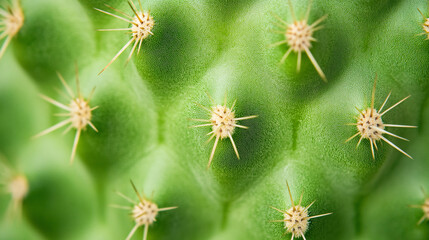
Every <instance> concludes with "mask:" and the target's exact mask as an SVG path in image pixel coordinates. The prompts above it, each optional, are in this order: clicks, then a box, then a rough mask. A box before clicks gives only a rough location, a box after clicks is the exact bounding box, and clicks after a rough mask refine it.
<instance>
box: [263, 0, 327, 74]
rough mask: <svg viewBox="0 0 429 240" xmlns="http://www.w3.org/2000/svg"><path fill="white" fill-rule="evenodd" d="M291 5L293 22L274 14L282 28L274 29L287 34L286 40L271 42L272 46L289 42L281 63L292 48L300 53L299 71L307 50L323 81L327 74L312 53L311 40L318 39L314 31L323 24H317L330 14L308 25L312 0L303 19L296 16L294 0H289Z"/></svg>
mask: <svg viewBox="0 0 429 240" xmlns="http://www.w3.org/2000/svg"><path fill="white" fill-rule="evenodd" d="M289 6H290V11H291V14H292V18H293V23H287V22H286V21H285V20H283V19H282V18H280V17H279V16H277V15H275V14H273V15H274V17H275V18H276V19H277V20H279V21H280V23H281V24H280V25H279V27H281V28H282V30H281V31H278V30H276V31H274V32H276V33H279V34H282V35H284V36H285V38H286V39H285V40H282V41H280V42H276V43H273V44H271V45H270V46H271V47H275V46H279V45H282V44H288V45H289V49H288V50H287V51H286V53H285V54H284V55H283V57H282V59H281V60H280V62H281V63H284V61H285V60H286V59H287V57H288V56H289V54H290V53H291V52H292V50H293V51H294V52H295V53H298V60H297V64H296V71H297V72H299V71H300V69H301V55H302V52H305V53H306V54H307V56H308V58H309V59H310V61H311V63H312V64H313V66H314V68H316V70H317V73H319V75H320V77H321V78H322V79H323V81H325V82H326V81H327V80H326V76H325V74H324V73H323V71H322V69H321V68H320V66H319V64H318V63H317V61H316V59H315V58H314V56H313V54H311V51H310V48H311V47H312V45H311V42H315V41H317V40H316V39H315V38H314V37H313V33H314V32H316V31H317V30H319V29H321V28H323V26H317V25H319V24H320V23H321V22H322V21H323V20H325V19H326V18H327V17H328V16H327V15H325V16H323V17H321V18H319V19H318V20H316V21H315V22H314V23H312V24H311V25H308V23H307V22H308V17H309V16H310V10H311V1H310V3H309V4H308V8H307V12H306V13H305V17H304V19H303V20H297V18H296V16H295V12H294V10H293V7H292V2H291V1H290V0H289Z"/></svg>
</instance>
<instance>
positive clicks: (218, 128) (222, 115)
mask: <svg viewBox="0 0 429 240" xmlns="http://www.w3.org/2000/svg"><path fill="white" fill-rule="evenodd" d="M206 94H207V96H208V97H209V99H210V101H211V103H212V104H213V106H212V107H211V109H209V108H207V107H204V106H203V105H201V104H199V103H196V104H197V105H198V106H199V107H200V108H202V109H204V110H206V111H208V112H209V114H210V119H191V120H193V121H197V122H209V123H205V124H200V125H194V126H191V127H207V126H211V127H212V131H211V132H209V133H208V134H207V135H211V136H210V138H209V140H208V141H207V142H210V141H211V140H212V139H213V138H214V137H216V139H215V143H214V145H213V149H212V152H211V154H210V158H209V163H208V164H207V168H209V167H210V165H211V162H212V160H213V156H214V153H215V151H216V147H217V143H218V142H219V139H221V140H222V139H224V138H227V137H228V138H229V139H230V140H231V144H232V147H233V148H234V152H235V155H237V158H238V159H240V155H239V154H238V150H237V146H235V142H234V139H233V138H232V134H233V133H234V130H235V127H238V128H244V129H248V127H246V126H243V125H239V124H237V121H240V120H246V119H252V118H256V117H258V116H257V115H252V116H247V117H239V118H236V117H235V111H234V107H235V104H236V102H237V100H235V101H234V103H233V104H232V106H231V107H230V108H228V107H227V96H226V94H225V100H224V105H223V106H222V105H216V103H215V101H214V100H213V98H212V97H211V96H210V95H209V94H208V93H206Z"/></svg>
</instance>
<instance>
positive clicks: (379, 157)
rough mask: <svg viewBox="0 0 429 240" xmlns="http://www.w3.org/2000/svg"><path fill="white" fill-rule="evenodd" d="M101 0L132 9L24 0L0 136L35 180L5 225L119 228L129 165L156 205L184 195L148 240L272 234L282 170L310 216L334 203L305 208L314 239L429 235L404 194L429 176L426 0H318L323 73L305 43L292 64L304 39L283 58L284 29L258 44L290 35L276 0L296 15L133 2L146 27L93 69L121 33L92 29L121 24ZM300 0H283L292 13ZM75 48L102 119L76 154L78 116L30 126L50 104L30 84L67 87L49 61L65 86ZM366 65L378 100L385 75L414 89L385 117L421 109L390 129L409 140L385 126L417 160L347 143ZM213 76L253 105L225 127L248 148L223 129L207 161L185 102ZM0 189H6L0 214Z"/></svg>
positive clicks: (395, 87) (264, 5) (0, 90)
mask: <svg viewBox="0 0 429 240" xmlns="http://www.w3.org/2000/svg"><path fill="white" fill-rule="evenodd" d="M2 2H4V1H2ZM103 3H108V4H110V5H112V6H114V7H115V8H118V9H122V10H124V11H126V12H127V13H130V12H131V11H130V10H129V7H128V5H127V3H126V1H125V0H124V1H122V0H115V1H99V0H91V1H87V0H81V1H76V0H73V1H72V0H61V1H58V0H22V6H23V11H24V14H25V16H26V20H25V23H24V26H23V28H22V29H21V31H20V32H19V34H18V35H17V37H16V38H14V40H13V42H12V44H11V46H9V49H8V50H7V52H6V54H5V56H4V57H3V58H2V59H1V60H0V152H1V153H2V154H3V155H5V156H6V158H7V159H8V160H9V162H11V163H13V165H14V166H15V167H16V168H19V169H20V170H21V171H22V172H24V173H25V174H26V175H27V176H28V179H29V183H30V192H29V194H28V196H27V197H26V198H25V200H24V204H23V217H22V219H20V220H16V219H15V220H10V219H5V220H3V221H2V222H1V224H0V239H125V237H126V236H127V234H128V232H129V231H130V230H131V228H132V227H133V226H134V223H133V221H132V219H131V218H130V217H129V215H128V213H127V212H126V211H123V210H118V209H114V208H111V207H109V204H121V205H126V204H127V202H126V201H125V200H124V199H122V198H120V197H118V196H117V195H116V194H115V191H116V190H118V191H120V192H122V193H124V194H126V195H128V196H132V197H133V198H135V199H136V196H135V194H134V192H133V190H132V188H131V186H130V184H129V180H130V179H132V180H133V181H134V182H135V183H136V185H137V187H138V188H139V189H144V192H145V194H146V195H149V196H150V195H151V193H152V192H154V195H153V196H154V198H153V200H154V201H155V202H156V203H157V204H158V205H159V206H160V207H167V206H179V208H178V209H176V210H172V211H168V212H162V213H160V214H159V216H158V218H157V222H156V223H155V224H154V225H152V226H151V227H150V230H149V238H148V239H151V240H156V239H187V240H192V239H211V240H221V239H222V240H223V239H225V240H229V239H231V240H232V239H240V240H241V239H246V240H249V239H280V237H281V235H282V233H283V232H284V229H283V228H282V224H281V223H271V222H269V221H270V220H274V219H280V218H281V217H282V215H281V214H280V213H278V212H276V211H274V210H272V209H271V208H269V207H270V206H275V207H278V208H281V209H288V208H289V207H290V201H289V196H288V194H287V189H286V185H285V181H286V180H288V181H289V184H290V186H291V190H292V194H293V195H294V198H295V199H296V200H297V199H298V198H299V195H300V193H301V192H304V197H303V204H304V205H308V204H310V203H311V201H313V200H315V199H316V200H317V201H316V203H315V204H314V205H313V206H312V207H311V208H310V213H311V214H312V215H317V214H322V213H326V212H333V215H331V216H327V217H323V218H317V219H314V220H312V221H311V224H310V228H309V230H308V232H307V233H306V238H307V239H309V240H311V239H359V240H364V239H428V238H429V227H428V223H427V222H425V223H423V224H421V225H419V226H417V225H416V223H417V221H418V220H419V219H420V217H421V216H422V214H423V213H422V211H421V210H420V209H413V208H409V207H408V205H410V204H421V203H423V200H424V197H423V194H422V193H421V191H420V187H421V186H423V187H424V188H426V189H427V191H428V192H429V174H428V173H427V169H429V158H428V155H429V149H428V147H427V146H428V144H429V137H428V136H429V129H428V126H429V125H428V123H429V107H428V106H429V105H428V103H429V102H428V101H429V100H428V98H427V96H428V94H429V82H428V78H429V71H427V69H428V68H429V42H428V41H424V38H425V37H424V36H416V34H418V33H420V32H421V31H422V29H421V23H422V22H423V19H422V16H421V15H420V14H419V12H418V11H417V8H420V9H421V10H423V12H424V14H429V13H428V12H427V11H426V9H427V3H426V1H423V0H402V1H399V0H395V1H388V0H382V1H380V0H355V1H340V0H332V1H323V0H315V1H314V3H313V7H312V11H311V14H310V22H313V21H315V20H317V19H318V18H320V17H321V16H323V15H325V14H329V17H328V19H327V20H326V21H325V22H324V24H323V25H324V26H325V28H324V29H322V30H320V31H318V32H316V33H315V35H314V36H315V38H317V39H318V42H316V43H314V44H313V48H312V49H311V51H312V53H313V55H314V56H315V58H316V59H317V61H318V62H319V64H320V66H321V67H322V69H323V70H324V72H325V74H326V76H327V78H328V83H324V82H322V81H321V79H320V77H319V75H318V74H317V72H316V71H315V70H314V67H313V66H312V64H311V62H310V61H309V60H308V58H307V57H306V56H305V55H304V56H303V59H302V66H301V72H300V73H299V74H297V73H296V61H297V57H296V54H293V53H292V54H291V55H290V56H289V57H288V59H287V60H286V62H285V64H283V65H280V64H279V61H280V59H281V57H282V55H283V54H284V53H285V51H286V50H287V49H288V48H287V46H285V45H283V46H280V47H274V48H270V47H268V45H270V44H271V43H274V42H277V41H280V40H283V36H281V35H279V34H275V33H273V32H272V30H273V29H275V28H276V27H275V25H274V24H273V23H274V22H275V21H276V20H275V18H274V17H273V15H272V14H271V13H270V12H272V13H275V14H277V15H280V16H281V17H282V18H283V19H285V20H286V21H291V20H292V19H291V16H290V12H289V5H288V4H287V1H284V0H275V1H271V0H270V1H268V0H266V1H263V0H254V1H250V0H249V1H244V0H242V1H228V0H221V1H215V0H207V1H189V0H184V1H174V0H168V1H143V7H144V8H145V9H150V10H151V14H153V17H154V19H155V22H156V25H155V27H154V29H153V32H154V34H155V35H154V36H151V37H149V38H148V39H147V40H145V41H144V42H143V45H142V50H141V52H140V55H134V57H133V59H132V61H130V63H129V64H128V65H127V66H124V64H125V60H126V57H127V55H128V51H129V50H128V51H126V52H125V53H124V54H123V55H122V56H121V57H120V58H119V59H118V60H117V61H116V62H115V63H113V64H112V65H111V66H110V67H109V68H108V69H107V70H106V71H105V72H104V73H103V74H101V75H100V76H97V74H98V72H99V71H100V70H101V69H102V68H103V67H104V66H105V65H106V64H107V63H108V62H109V61H110V59H111V58H112V57H113V56H114V55H115V54H116V52H117V51H119V49H120V48H121V47H122V46H123V45H124V44H125V43H126V42H127V41H128V40H129V39H128V37H127V35H125V34H123V33H120V32H97V31H96V29H99V28H124V27H127V23H124V22H121V21H120V20H117V19H114V18H112V17H110V16H107V15H104V14H102V13H99V12H97V11H95V10H94V9H93V8H94V7H97V8H101V9H105V10H107V8H106V7H105V6H104V5H103ZM307 4H308V2H307V1H293V5H294V7H295V11H296V13H297V16H298V18H300V17H302V16H304V13H305V10H306V8H307V6H308V5H307ZM75 62H76V63H77V64H78V66H79V70H80V78H81V87H82V92H83V94H84V95H85V96H87V95H88V94H89V93H90V91H91V89H92V88H93V87H94V86H96V91H95V94H94V96H93V99H92V104H93V105H94V106H95V105H98V106H99V108H98V109H97V110H95V111H94V112H93V123H94V125H95V126H96V127H97V128H98V130H99V133H96V132H94V131H93V130H92V129H88V130H87V131H85V132H84V133H83V134H82V136H81V140H80V143H79V146H78V152H77V153H78V156H77V159H75V163H74V164H73V165H72V166H70V165H69V162H68V159H69V156H70V152H71V147H72V141H73V136H74V132H73V133H68V134H66V135H61V131H60V130H58V131H56V132H54V133H51V134H49V135H47V136H43V137H41V138H38V139H35V140H30V138H31V136H33V135H35V134H37V133H38V132H40V131H41V130H43V129H45V128H47V127H49V126H51V125H53V124H54V123H56V122H57V121H58V119H59V118H58V117H54V116H52V114H53V113H57V112H58V108H56V107H53V106H52V107H51V106H50V105H49V104H48V103H46V102H44V101H43V100H42V99H40V98H39V96H38V94H39V93H43V94H46V95H48V96H52V97H54V98H55V99H59V100H65V98H63V97H62V96H61V95H59V94H58V93H57V92H56V91H55V88H61V83H60V81H59V80H58V78H57V76H56V71H59V72H61V73H62V74H63V76H64V77H65V79H66V80H67V81H68V82H69V83H70V84H71V85H72V86H73V88H74V86H75V85H74V64H75ZM376 73H377V74H378V83H377V92H376V100H375V106H376V108H378V107H379V106H380V105H381V104H382V102H383V100H384V98H385V97H386V96H387V94H388V93H389V92H390V91H392V96H391V98H390V100H389V103H388V105H387V106H390V105H392V104H393V103H395V102H397V101H399V100H400V99H402V98H404V97H406V96H408V95H410V94H411V95H412V97H411V98H410V99H408V100H407V101H405V102H404V103H402V104H401V105H399V106H398V107H397V108H395V109H393V110H392V111H391V112H389V113H388V114H386V115H385V116H384V117H383V121H384V122H385V123H394V124H407V125H417V126H418V128H417V129H400V128H395V129H392V128H390V130H392V132H394V133H395V134H398V135H400V136H402V137H405V138H408V139H410V140H411V141H410V142H405V141H401V140H398V139H394V138H392V137H387V138H388V139H389V140H391V141H393V142H394V143H395V144H397V145H398V146H399V147H401V148H402V149H404V150H405V151H406V152H407V153H409V154H410V155H412V156H413V157H414V160H411V159H408V158H406V157H405V156H403V155H402V154H400V153H399V152H398V151H396V150H395V149H393V148H392V147H390V146H389V145H388V144H386V143H384V144H382V145H379V151H378V152H376V159H375V160H373V159H372V157H371V150H370V144H369V142H368V141H365V140H364V141H363V142H362V144H361V146H360V147H359V148H358V149H356V148H355V145H356V143H357V140H356V139H354V140H352V141H351V142H349V143H344V141H345V140H346V139H347V138H348V137H350V136H352V135H353V134H354V133H355V132H356V129H355V127H353V126H346V125H345V124H346V123H349V122H353V121H355V120H354V117H355V116H357V112H356V109H355V106H356V107H358V108H361V109H363V108H366V107H369V105H370V99H371V90H372V84H373V80H374V77H375V74H376ZM205 92H208V93H209V94H210V95H211V96H212V97H213V98H214V99H215V101H216V102H219V103H222V102H223V98H224V95H225V93H226V92H227V94H228V99H229V104H232V102H233V100H235V99H237V105H236V106H237V110H236V115H237V116H248V115H254V114H256V115H258V116H259V117H258V118H256V119H252V120H246V121H242V122H241V123H242V124H243V125H246V126H248V127H249V129H248V130H244V129H237V130H236V132H235V134H234V136H233V137H234V140H235V142H236V144H237V148H238V151H239V152H240V157H241V159H240V160H237V158H236V156H235V153H234V151H233V148H232V147H231V144H230V142H229V140H228V139H226V140H223V141H221V142H220V143H219V145H218V148H217V151H216V154H215V157H214V160H213V164H212V166H211V167H210V169H208V170H207V169H206V165H207V162H208V158H209V155H210V151H211V147H212V143H213V142H212V143H211V144H205V141H206V139H207V137H206V136H205V134H206V133H208V132H209V131H210V130H209V128H208V127H207V128H197V129H190V128H189V126H191V125H192V124H193V122H191V121H189V120H188V119H189V118H207V112H205V111H204V110H202V109H200V108H198V106H197V105H196V104H195V102H199V103H201V104H202V105H204V106H210V101H209V99H208V98H207V96H206V94H205ZM7 202H8V196H5V195H2V196H1V197H0V214H1V215H2V216H3V215H4V212H5V209H6V205H7ZM141 235H142V229H139V230H138V231H137V234H136V236H135V237H134V238H133V239H141ZM289 238H290V235H287V236H286V237H285V239H289Z"/></svg>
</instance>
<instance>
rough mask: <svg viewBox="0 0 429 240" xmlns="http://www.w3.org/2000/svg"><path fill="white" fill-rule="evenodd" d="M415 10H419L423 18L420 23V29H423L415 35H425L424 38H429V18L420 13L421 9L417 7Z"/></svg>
mask: <svg viewBox="0 0 429 240" xmlns="http://www.w3.org/2000/svg"><path fill="white" fill-rule="evenodd" d="M417 10H418V11H419V13H420V15H422V17H423V20H424V23H422V29H423V32H422V33H419V34H417V35H418V36H421V35H426V38H425V40H429V18H428V17H426V16H425V15H424V14H423V13H422V11H420V9H418V8H417Z"/></svg>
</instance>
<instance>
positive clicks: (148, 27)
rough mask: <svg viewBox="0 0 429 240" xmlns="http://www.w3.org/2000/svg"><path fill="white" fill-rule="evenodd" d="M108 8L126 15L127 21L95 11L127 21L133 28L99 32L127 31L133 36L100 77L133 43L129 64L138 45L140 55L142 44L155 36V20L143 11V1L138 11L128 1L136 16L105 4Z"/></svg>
mask: <svg viewBox="0 0 429 240" xmlns="http://www.w3.org/2000/svg"><path fill="white" fill-rule="evenodd" d="M105 5H106V6H107V7H108V8H111V9H112V10H114V11H116V12H118V13H120V14H122V15H124V16H125V17H126V18H128V19H125V18H123V17H120V16H118V15H115V14H112V13H109V12H106V11H103V10H101V9H98V8H95V10H97V11H99V12H102V13H104V14H107V15H109V16H112V17H115V18H118V19H120V20H122V21H125V22H127V23H130V24H131V27H129V28H116V29H99V30H98V31H127V33H129V34H132V38H131V39H130V40H129V41H128V42H127V43H126V44H125V46H124V47H123V48H122V49H121V50H119V52H118V53H117V54H116V55H115V56H114V57H113V59H112V60H111V61H110V62H109V63H108V64H107V66H106V67H104V68H103V70H101V72H100V73H99V75H100V74H101V73H102V72H104V70H106V68H108V67H109V66H110V64H112V63H113V62H114V61H115V60H116V59H117V58H118V57H119V56H120V55H121V54H122V53H123V52H124V51H125V49H127V48H128V46H130V45H131V44H132V43H133V42H134V45H133V47H132V49H131V52H130V54H129V55H128V58H127V63H128V62H129V61H130V59H131V57H132V55H133V53H134V51H135V49H136V47H137V45H139V47H138V49H137V54H139V53H140V49H141V46H142V42H143V40H144V39H146V38H147V37H149V35H153V33H152V28H153V26H154V25H155V21H154V20H153V17H152V16H151V15H150V11H148V12H145V11H143V8H142V4H141V1H140V0H139V5H140V9H137V8H136V6H135V5H134V3H133V1H131V0H128V5H130V8H131V10H132V11H133V13H134V16H130V15H128V14H126V13H124V12H122V11H120V10H118V9H116V8H113V7H111V6H109V5H107V4H105Z"/></svg>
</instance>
